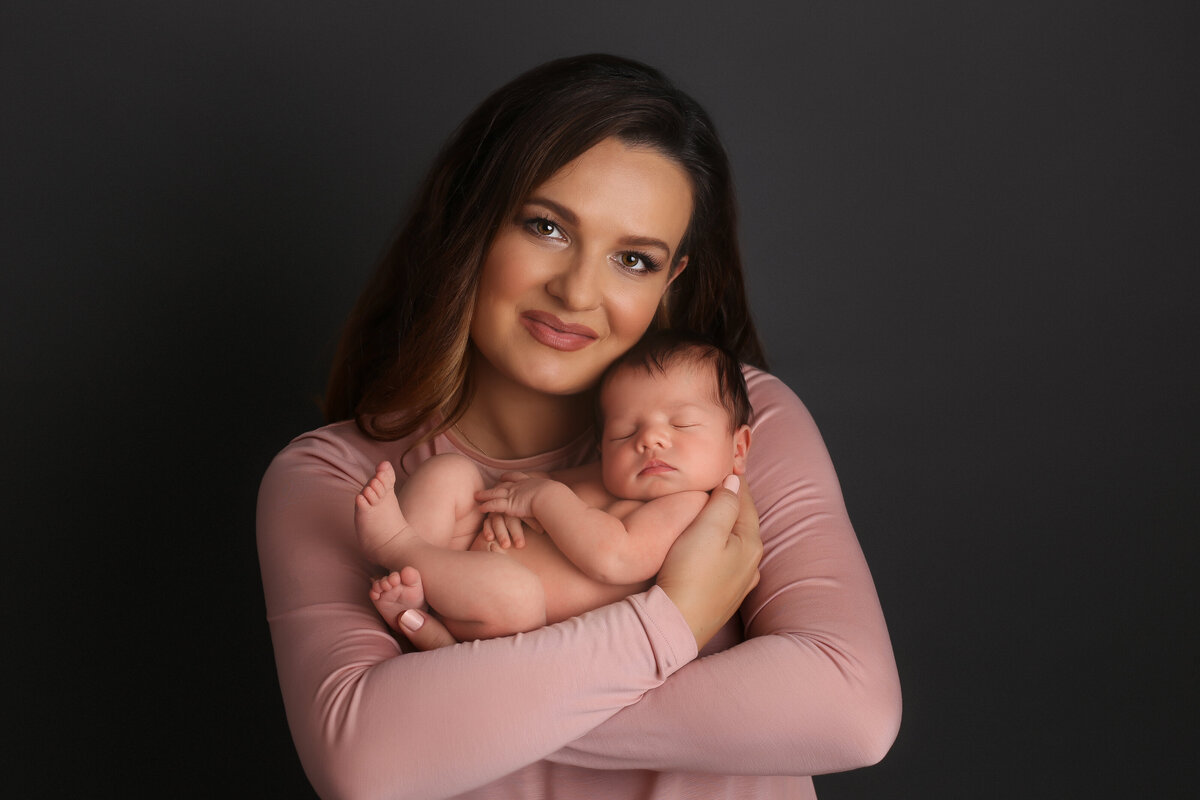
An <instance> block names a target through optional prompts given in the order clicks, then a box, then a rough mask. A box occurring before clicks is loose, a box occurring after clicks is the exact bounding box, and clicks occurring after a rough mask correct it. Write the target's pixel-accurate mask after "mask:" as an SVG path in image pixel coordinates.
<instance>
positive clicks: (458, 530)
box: [396, 453, 484, 550]
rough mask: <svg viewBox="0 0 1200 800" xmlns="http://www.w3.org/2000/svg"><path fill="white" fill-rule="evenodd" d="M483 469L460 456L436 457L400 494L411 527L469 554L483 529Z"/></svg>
mask: <svg viewBox="0 0 1200 800" xmlns="http://www.w3.org/2000/svg"><path fill="white" fill-rule="evenodd" d="M483 487H484V482H483V475H482V474H480V472H479V467H477V466H476V465H475V462H473V461H471V460H470V459H469V458H466V457H464V456H460V455H458V454H456V453H446V454H443V455H438V456H433V457H432V458H430V459H429V460H427V461H426V462H425V463H423V464H422V465H421V466H420V467H419V468H418V469H417V471H416V472H414V473H413V475H412V477H411V478H409V479H408V481H407V482H406V483H405V484H404V485H403V486H401V487H400V490H399V491H398V492H397V493H396V494H397V497H398V500H399V503H400V508H402V509H403V510H404V516H405V518H407V520H408V524H409V525H411V526H413V527H414V528H415V529H416V530H417V531H418V532H419V533H420V534H421V538H423V539H424V540H425V541H427V542H430V543H432V544H437V545H441V546H442V547H450V548H453V549H455V550H466V549H467V548H468V547H470V546H471V541H472V540H473V539H474V538H475V535H476V534H477V533H479V529H480V527H482V525H483V514H482V513H480V511H479V504H478V503H476V502H475V493H476V492H478V491H479V490H480V489H482V488H483Z"/></svg>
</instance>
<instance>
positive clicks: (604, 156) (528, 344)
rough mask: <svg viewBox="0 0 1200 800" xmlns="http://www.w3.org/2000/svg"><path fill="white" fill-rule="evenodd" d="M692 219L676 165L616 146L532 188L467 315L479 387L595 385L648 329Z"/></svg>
mask: <svg viewBox="0 0 1200 800" xmlns="http://www.w3.org/2000/svg"><path fill="white" fill-rule="evenodd" d="M691 214H692V189H691V182H690V181H689V179H688V176H687V173H686V172H685V171H684V170H683V168H682V167H680V166H679V165H678V164H676V163H675V162H674V161H672V160H670V159H668V158H666V157H665V156H663V155H661V154H659V153H658V152H656V151H654V150H651V149H647V148H644V147H630V146H628V145H626V144H624V143H623V142H621V141H619V140H617V139H605V140H604V141H602V142H600V143H599V144H597V145H596V146H594V147H592V148H591V149H590V150H588V151H586V152H585V153H583V155H581V156H579V157H578V158H576V159H575V160H574V161H572V162H571V163H569V164H567V165H566V166H565V167H563V168H562V169H561V170H559V171H558V172H556V173H555V174H554V175H553V176H552V177H551V178H550V179H549V180H548V181H546V182H545V183H543V184H542V185H541V186H539V187H537V188H536V189H535V190H534V191H533V194H532V195H531V196H530V197H529V198H528V199H527V200H526V202H525V203H524V205H522V206H521V207H520V208H519V209H518V211H517V215H516V217H515V218H513V219H511V220H509V221H507V222H506V223H504V224H503V225H502V226H501V228H500V230H499V231H498V232H497V234H496V238H495V240H494V241H493V242H492V247H491V250H489V251H488V255H487V258H486V260H485V261H484V264H483V271H482V274H481V275H480V283H479V293H478V295H477V298H476V303H475V313H474V316H473V317H472V320H471V340H472V341H473V342H474V343H475V346H476V348H477V349H478V351H479V352H480V354H481V355H482V356H483V358H484V359H485V360H486V362H487V363H486V364H483V365H481V366H480V368H479V369H477V370H476V378H477V380H478V381H479V384H477V388H479V389H480V390H483V391H488V387H487V386H486V384H487V383H488V382H489V381H506V382H513V383H516V384H519V385H521V386H523V387H526V388H530V389H534V390H536V391H540V392H545V393H548V394H560V395H567V394H576V393H579V392H582V391H585V390H587V389H588V388H590V387H591V386H593V385H594V384H595V383H596V381H597V380H598V379H599V377H600V374H601V373H602V372H603V371H604V369H605V368H606V367H607V366H608V365H609V364H611V363H612V362H613V361H614V360H616V358H617V357H618V356H620V355H621V354H622V353H624V352H625V351H626V350H628V349H629V348H630V347H632V346H633V345H634V343H636V342H637V340H638V339H639V338H641V336H642V334H643V333H645V331H646V329H647V328H648V327H649V325H650V322H651V320H652V319H653V318H654V314H655V311H656V310H657V308H658V304H659V301H660V300H661V299H662V296H663V294H664V293H665V292H666V289H667V286H668V285H669V284H670V283H671V281H672V280H674V278H675V277H676V276H677V275H678V274H679V272H681V271H682V269H683V268H684V267H685V266H686V258H685V259H684V260H683V263H681V264H680V265H679V266H678V267H677V268H676V269H675V270H674V272H672V271H671V269H670V267H671V264H672V263H673V262H674V261H675V259H676V258H677V257H678V252H677V250H678V248H679V243H680V241H681V240H682V239H683V235H684V233H685V231H686V229H687V226H688V221H689V220H690V218H691ZM482 373H486V375H485V374H482ZM491 388H498V387H495V386H494V385H493V387H491Z"/></svg>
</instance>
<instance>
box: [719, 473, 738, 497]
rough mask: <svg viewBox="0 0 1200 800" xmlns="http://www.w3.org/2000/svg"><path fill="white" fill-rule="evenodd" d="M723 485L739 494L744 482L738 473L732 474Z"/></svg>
mask: <svg viewBox="0 0 1200 800" xmlns="http://www.w3.org/2000/svg"><path fill="white" fill-rule="evenodd" d="M721 485H722V486H724V487H725V488H726V489H728V490H729V491H731V492H733V493H734V494H737V490H738V487H739V486H741V485H742V482H741V481H740V480H738V476H737V475H730V476H729V477H728V478H726V479H725V481H724V482H723V483H722V484H721Z"/></svg>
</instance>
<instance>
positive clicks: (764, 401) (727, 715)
mask: <svg viewBox="0 0 1200 800" xmlns="http://www.w3.org/2000/svg"><path fill="white" fill-rule="evenodd" d="M747 379H748V382H749V384H750V391H751V400H752V402H753V405H754V409H755V420H756V422H755V430H754V449H753V450H752V451H751V454H750V458H749V464H748V473H747V482H748V485H749V488H750V489H751V490H752V491H753V493H754V499H755V500H756V502H757V505H758V509H759V511H760V514H761V527H762V536H763V546H764V554H763V558H762V562H761V565H760V581H759V584H758V586H757V587H756V588H755V590H754V591H753V592H751V594H750V595H749V597H747V599H746V602H745V603H744V604H743V606H742V620H743V622H744V624H745V635H746V637H747V640H746V641H745V642H743V643H741V644H738V645H736V646H734V647H732V648H730V649H728V650H725V651H723V652H720V653H717V654H714V655H712V656H708V657H705V658H702V659H700V660H698V661H694V662H692V663H690V664H688V665H687V666H685V667H684V668H683V669H681V670H679V671H678V672H677V673H675V674H674V675H673V676H672V677H671V678H670V680H667V681H666V682H665V683H664V684H663V685H662V686H660V687H658V688H656V689H654V690H652V691H650V692H648V693H647V694H646V696H645V697H644V698H642V700H641V702H639V703H637V704H636V705H633V706H630V707H628V708H626V709H624V710H623V711H621V712H620V713H618V714H616V715H615V716H614V717H613V718H612V719H610V720H609V721H607V722H606V723H605V724H603V725H601V726H599V727H598V728H596V729H595V730H593V731H591V732H590V733H589V734H588V735H586V736H584V737H582V738H581V739H579V740H578V741H576V742H573V743H572V744H571V745H570V746H568V747H566V748H564V749H563V750H561V751H559V752H558V753H555V754H554V755H552V756H551V757H550V758H551V760H555V761H560V762H563V763H569V764H576V765H580V766H586V767H593V768H598V769H617V768H631V769H654V770H671V771H676V770H684V771H689V770H694V771H701V772H717V773H729V774H788V775H816V774H820V773H827V772H837V771H841V770H847V769H853V768H856V767H861V766H865V765H868V764H873V763H875V762H877V761H879V759H881V758H882V757H883V756H884V754H885V753H886V752H887V750H888V749H889V747H890V746H891V743H892V741H893V740H894V738H895V735H896V731H897V729H898V727H899V722H900V688H899V681H898V679H897V675H896V666H895V661H894V659H893V656H892V649H891V643H890V641H889V639H888V634H887V628H886V626H885V624H884V620H883V614H882V612H881V610H880V607H879V602H878V599H877V597H876V594H875V587H874V584H873V582H872V580H871V575H870V572H869V571H868V569H867V565H866V562H865V560H864V558H863V555H862V551H861V549H860V547H859V545H858V541H857V539H856V537H855V535H854V531H853V529H852V528H851V526H850V520H849V518H848V516H847V514H846V509H845V506H844V504H843V502H842V497H841V490H840V487H839V485H838V482H837V477H836V475H835V474H834V471H833V467H832V465H831V464H830V461H829V456H828V454H827V452H826V450H825V446H824V443H823V442H822V440H821V437H820V434H819V433H818V431H817V428H816V425H815V424H814V423H813V421H812V418H811V416H810V415H809V414H808V412H807V411H806V410H805V409H804V407H803V406H802V405H801V404H800V401H799V400H798V399H797V398H796V397H795V395H793V394H792V393H791V391H790V390H788V389H787V387H785V386H783V384H782V383H780V382H779V381H777V380H776V379H774V378H772V377H771V376H769V375H766V374H763V373H760V372H757V371H751V372H750V373H749V374H748V375H747Z"/></svg>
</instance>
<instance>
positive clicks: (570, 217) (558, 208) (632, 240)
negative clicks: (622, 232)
mask: <svg viewBox="0 0 1200 800" xmlns="http://www.w3.org/2000/svg"><path fill="white" fill-rule="evenodd" d="M525 204H526V205H534V206H542V207H543V208H548V209H550V210H551V211H553V212H554V213H555V214H557V215H558V216H560V217H562V219H563V221H564V222H566V223H567V224H568V225H578V224H579V217H578V216H577V215H576V214H575V212H574V211H572V210H571V209H569V208H567V207H566V206H564V205H562V204H561V203H556V202H554V201H553V200H551V199H549V198H546V197H541V196H534V197H531V198H529V199H528V200H527V201H526V202H525ZM620 243H621V244H623V245H627V246H629V247H655V248H658V249H660V250H662V251H663V252H664V253H666V254H667V255H668V256H669V255H671V248H670V247H668V246H667V243H666V242H664V241H663V240H662V239H655V238H654V237H653V236H624V237H622V238H621V240H620Z"/></svg>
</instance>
